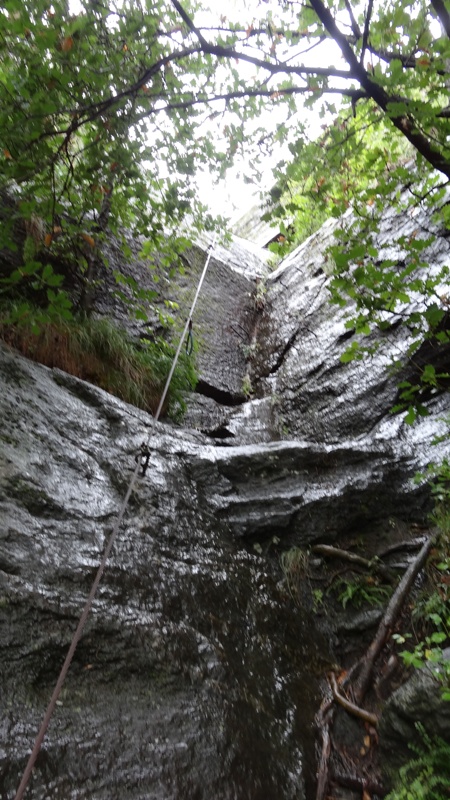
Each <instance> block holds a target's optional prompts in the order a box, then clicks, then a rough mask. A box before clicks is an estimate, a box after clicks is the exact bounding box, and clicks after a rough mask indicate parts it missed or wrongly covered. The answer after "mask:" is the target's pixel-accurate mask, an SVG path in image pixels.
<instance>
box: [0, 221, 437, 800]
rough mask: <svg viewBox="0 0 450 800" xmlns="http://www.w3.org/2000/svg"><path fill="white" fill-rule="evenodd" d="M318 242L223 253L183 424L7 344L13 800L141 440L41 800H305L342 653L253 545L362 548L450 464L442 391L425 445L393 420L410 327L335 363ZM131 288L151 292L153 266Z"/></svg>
mask: <svg viewBox="0 0 450 800" xmlns="http://www.w3.org/2000/svg"><path fill="white" fill-rule="evenodd" d="M386 224H388V223H386ZM389 224H392V225H393V224H394V223H393V221H392V220H391V223H389ZM408 224H409V223H408ZM415 225H417V220H416V221H415ZM386 231H387V233H386ZM386 231H384V233H383V232H382V234H380V235H388V234H389V229H388V228H387V229H386ZM327 232H328V235H331V233H332V226H331V225H329V226H327V227H326V228H325V234H327ZM325 234H324V233H323V232H322V235H321V236H320V237H319V236H317V235H316V236H315V237H312V239H311V240H308V242H307V243H305V244H304V245H302V247H301V248H300V249H299V250H298V251H297V252H296V253H295V254H293V255H292V256H291V257H290V258H289V259H288V260H287V261H286V262H285V263H284V264H283V265H281V266H280V267H279V268H278V270H277V271H276V272H275V273H273V274H272V275H270V276H269V277H267V266H266V263H265V261H264V258H262V257H260V255H258V253H257V252H256V251H255V250H254V249H246V248H245V247H244V245H243V244H242V242H235V243H234V245H233V247H232V248H231V249H230V250H226V249H224V248H220V247H218V248H216V250H215V253H214V257H213V259H212V264H211V271H210V272H209V273H208V276H207V280H206V283H205V291H204V294H203V295H202V299H201V302H200V304H199V306H198V311H197V314H196V317H195V318H194V331H195V335H196V338H197V340H198V342H199V345H200V351H199V370H200V383H199V392H198V394H197V396H196V398H195V399H194V401H193V402H192V404H191V407H190V411H189V413H188V416H187V419H186V421H185V425H184V428H183V429H181V428H176V427H174V426H171V425H168V424H160V423H157V424H154V425H153V424H152V419H151V418H150V417H149V416H148V415H146V414H145V413H144V412H140V411H137V410H136V409H134V408H132V407H130V406H127V405H126V404H124V403H122V402H120V401H119V400H117V399H115V398H113V397H112V396H110V395H108V394H106V393H104V392H102V391H101V390H100V389H96V388H94V387H92V386H89V385H88V384H85V383H83V382H82V381H80V380H78V379H75V378H71V377H69V376H67V375H65V374H63V373H61V372H58V371H51V370H48V369H46V368H44V367H40V366H38V365H33V364H31V363H30V362H27V361H25V360H24V359H21V358H19V357H18V356H17V355H15V354H12V353H9V352H7V351H6V350H4V349H1V351H0V373H1V384H2V387H3V391H2V394H1V397H0V420H1V430H0V514H1V526H0V620H1V629H0V637H1V645H2V646H1V648H0V669H1V674H0V681H1V687H2V694H1V704H2V714H1V716H0V792H1V795H2V797H4V798H5V800H10V798H13V797H14V792H15V789H16V788H17V785H18V783H19V781H20V777H21V774H22V771H23V769H24V766H25V763H26V758H27V755H28V753H29V752H30V748H31V746H32V744H33V741H34V737H35V735H36V732H37V730H38V727H39V724H40V721H41V719H42V716H43V713H44V710H45V707H46V704H47V702H48V698H49V696H50V694H51V690H52V688H53V685H54V683H55V681H56V678H57V675H58V672H59V669H60V666H61V663H62V660H63V658H64V655H65V653H66V651H67V647H68V645H69V643H70V639H71V636H72V633H73V631H74V629H75V627H76V623H77V619H78V616H79V614H80V612H81V609H82V608H83V605H84V602H85V598H86V596H87V594H88V592H89V589H90V586H91V584H92V581H93V578H94V575H95V572H96V568H97V565H98V563H99V560H100V557H101V553H102V552H103V548H104V546H105V541H106V540H107V536H108V532H109V531H110V530H111V527H112V525H113V524H114V521H115V519H116V515H117V511H118V508H119V507H120V504H121V502H122V499H123V497H124V495H125V491H126V487H127V485H128V480H129V478H130V476H131V474H132V471H133V469H134V466H135V456H136V454H137V452H138V449H139V446H140V444H141V442H142V441H143V440H145V439H146V438H147V436H149V439H150V449H151V457H150V464H149V468H148V472H147V474H146V476H145V477H144V478H140V479H139V481H138V484H137V486H136V488H135V490H134V491H133V494H132V496H131V500H130V504H129V508H128V511H127V514H126V517H125V522H124V525H123V528H122V530H121V532H120V535H119V538H118V540H117V543H116V545H115V547H114V551H113V554H112V556H111V558H110V561H109V564H108V567H107V571H106V574H105V577H104V580H103V582H102V584H101V586H100V590H99V594H98V597H97V599H96V602H95V606H94V609H93V612H92V615H91V617H90V620H89V623H88V626H87V628H86V631H85V633H84V635H83V637H82V640H81V642H80V645H79V647H78V649H77V651H76V655H75V660H74V663H73V665H72V668H71V671H70V673H69V677H68V680H67V682H66V685H65V688H64V690H63V693H62V696H61V704H60V705H59V706H58V708H57V712H56V714H55V718H54V720H53V722H52V724H51V726H50V729H49V731H48V735H47V738H46V740H45V743H44V747H43V748H42V751H41V754H40V756H39V759H38V762H37V766H36V769H35V771H34V773H33V776H32V780H31V784H30V788H29V790H28V795H27V796H28V797H30V798H35V800H43V798H47V797H52V798H64V800H67V798H74V799H75V798H77V800H82V799H83V798H86V800H87V799H88V798H92V797H95V798H98V800H101V799H102V798H105V800H106V798H108V800H116V798H117V800H119V798H120V800H124V799H125V798H130V800H131V798H133V800H137V799H138V798H142V800H144V798H145V800H148V799H149V798H152V799H154V800H159V798H160V799H161V800H163V799H164V800H170V798H173V800H185V798H189V799H190V800H191V799H192V800H193V799H194V798H198V800H200V798H205V799H206V798H215V800H228V799H229V800H232V798H236V800H241V798H252V800H290V798H296V800H298V799H299V798H304V800H310V798H312V797H313V796H314V789H313V783H314V780H313V777H314V776H313V772H314V766H313V765H314V726H313V718H314V712H315V711H316V710H317V707H318V704H319V702H320V693H319V687H318V680H319V675H320V674H321V673H322V672H323V671H324V668H326V664H327V663H328V660H329V658H330V654H329V653H328V645H327V643H326V642H323V641H321V639H320V637H319V635H318V633H317V630H316V625H315V621H314V619H311V617H310V616H308V614H307V612H306V611H300V610H299V609H293V608H292V605H291V603H290V601H289V598H288V597H286V595H285V593H284V590H283V588H282V585H281V584H280V580H279V579H280V574H279V570H278V563H277V561H276V560H275V559H274V560H270V558H269V559H268V558H267V557H262V556H260V555H258V554H257V553H256V551H255V550H254V548H253V545H254V544H257V545H259V549H260V550H261V548H262V549H263V550H266V551H267V552H268V553H269V555H270V553H272V552H273V551H274V548H275V547H276V546H277V545H276V544H274V541H275V542H279V543H280V547H288V546H289V545H292V544H295V545H301V546H305V545H308V544H310V543H312V542H315V541H322V542H327V541H332V540H333V539H335V538H336V537H337V536H339V535H340V534H341V533H344V532H346V533H347V532H349V531H351V530H353V529H357V530H358V533H359V535H361V536H364V535H365V534H366V532H367V531H368V530H369V529H370V528H371V527H373V526H375V525H376V524H377V522H378V521H380V520H387V519H388V518H389V516H390V515H394V514H395V515H396V516H397V517H400V518H401V519H405V520H406V519H417V518H418V517H420V516H421V515H424V514H425V513H426V510H427V502H428V496H427V493H426V492H425V490H424V489H421V488H419V487H417V486H416V485H415V484H414V483H413V482H412V476H413V475H414V474H415V472H417V470H419V469H421V468H423V467H424V466H425V465H426V464H427V463H428V462H429V461H430V459H431V458H434V459H435V460H439V459H440V458H442V457H444V456H448V455H449V450H450V445H449V444H448V442H447V441H445V440H443V441H442V442H441V443H440V444H439V445H438V446H436V447H435V448H433V450H432V451H431V448H430V444H431V441H432V439H433V438H434V437H435V435H436V434H437V433H440V432H443V431H444V429H445V423H444V422H443V421H442V417H443V416H444V414H445V412H448V405H449V404H448V399H447V396H446V395H443V394H442V395H437V396H434V397H432V398H431V400H430V401H429V403H428V407H429V411H430V416H429V417H427V418H426V419H425V420H424V421H423V422H421V423H420V424H417V425H414V426H412V427H411V426H406V425H405V424H404V423H403V421H402V419H401V417H400V416H397V417H393V416H392V415H390V413H389V409H390V407H391V404H392V401H393V398H394V397H395V392H396V388H395V380H394V379H392V380H391V379H388V378H387V377H386V371H385V368H386V364H387V362H388V359H389V354H390V352H391V350H392V347H395V348H397V349H398V348H402V347H403V348H404V347H405V346H406V344H407V341H405V340H403V339H402V338H401V337H400V335H398V334H397V333H396V330H397V329H396V327H395V325H394V326H393V329H392V331H390V333H389V335H388V336H386V337H385V341H384V342H383V347H382V348H381V350H380V352H379V354H378V355H377V356H376V357H375V358H374V359H373V361H372V362H371V363H370V365H367V364H363V363H361V362H354V363H352V364H347V365H345V364H342V363H341V362H340V361H339V356H340V353H341V352H342V348H343V342H344V341H345V340H346V338H347V337H348V331H346V329H345V326H344V319H343V316H342V314H341V313H340V312H339V313H338V314H336V313H335V312H334V311H332V310H331V309H330V307H329V305H328V302H327V299H328V298H327V281H328V279H327V277H326V275H325V273H324V271H323V268H324V265H325V255H324V247H325V244H326V235H325ZM445 248H448V245H447V243H446V242H444V243H443V244H442V248H441V250H439V258H441V257H447V252H448V250H447V249H445ZM437 257H438V256H437V255H436V258H437ZM118 258H119V256H118V255H117V259H118ZM204 258H205V253H204V251H203V250H202V249H201V248H197V249H195V248H194V249H193V250H192V251H190V252H189V253H188V254H187V255H186V262H187V266H188V269H187V272H186V276H185V278H183V279H180V280H179V282H178V286H177V298H176V299H177V301H178V302H179V303H180V310H179V312H178V318H179V319H181V318H182V316H183V314H184V313H186V309H187V308H188V307H189V304H190V302H191V297H192V296H193V292H194V288H195V284H196V277H198V275H199V273H200V271H201V269H202V266H203V263H204ZM110 263H112V261H111V258H110ZM135 270H136V271H135V273H134V274H135V277H136V279H139V281H141V280H142V282H143V284H144V285H146V286H147V285H148V286H150V285H151V281H150V279H149V277H148V270H147V271H146V267H145V265H143V264H139V263H137V264H136V265H135ZM256 278H258V279H259V280H258V281H256ZM146 281H150V282H149V283H146ZM183 281H184V283H183ZM261 281H262V283H261ZM193 287H194V288H193ZM96 302H97V308H98V310H103V311H104V312H105V313H111V308H109V309H108V308H106V307H105V308H103V309H102V308H101V299H99V298H97V301H96ZM119 305H120V304H118V305H117V307H116V308H115V309H114V311H115V313H116V314H117V316H118V315H119V313H121V312H122V310H123V309H121V308H119ZM139 332H140V333H142V331H139ZM249 398H251V399H249Z"/></svg>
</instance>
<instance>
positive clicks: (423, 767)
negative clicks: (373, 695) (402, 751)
mask: <svg viewBox="0 0 450 800" xmlns="http://www.w3.org/2000/svg"><path fill="white" fill-rule="evenodd" d="M417 729H418V731H419V733H420V735H421V739H422V742H423V745H422V747H420V748H416V747H413V746H412V745H411V749H412V750H414V751H415V753H416V755H415V757H414V758H412V759H411V760H410V761H409V762H408V763H407V764H405V765H404V766H403V767H401V768H400V771H399V776H398V780H397V781H396V786H395V788H394V789H393V790H392V792H390V793H389V794H388V796H387V798H386V800H442V798H443V797H447V796H448V792H449V789H450V745H449V744H448V742H445V741H444V740H443V739H440V738H439V737H437V736H433V737H432V736H429V735H428V734H427V733H426V731H425V730H424V728H423V727H422V726H421V725H417Z"/></svg>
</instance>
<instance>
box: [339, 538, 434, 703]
mask: <svg viewBox="0 0 450 800" xmlns="http://www.w3.org/2000/svg"><path fill="white" fill-rule="evenodd" d="M434 541H435V535H433V536H430V538H429V539H427V540H426V542H425V544H424V545H423V546H422V548H421V550H420V552H419V553H418V555H417V557H416V558H415V559H414V561H412V562H411V564H410V565H409V567H408V569H407V570H406V572H405V574H404V575H403V577H402V579H401V581H400V583H399V584H398V586H397V588H396V590H395V592H394V594H393V595H392V597H391V599H390V601H389V603H388V606H387V609H386V613H385V614H384V616H383V619H382V620H381V622H380V625H379V626H378V630H377V633H376V636H375V638H374V639H373V641H372V644H371V645H370V647H369V649H368V650H367V652H366V653H365V655H364V656H363V657H362V658H361V659H360V660H359V661H358V662H357V664H355V667H354V668H353V669H352V670H351V673H349V675H348V676H347V680H348V679H349V678H350V674H352V675H353V674H355V672H357V673H359V674H358V677H357V679H356V681H355V684H354V696H355V701H356V703H358V704H359V703H360V702H361V701H362V699H363V697H364V695H365V693H366V691H367V687H368V685H369V681H370V678H371V675H372V670H373V666H374V663H375V660H376V659H377V657H378V656H379V654H380V652H381V650H382V649H383V647H384V645H385V643H386V641H387V640H388V638H389V636H390V634H391V632H392V628H393V625H394V622H395V620H396V619H397V617H398V615H399V613H400V610H401V608H402V606H403V604H404V602H405V600H406V597H407V595H408V593H409V590H410V589H411V586H412V584H413V583H414V581H415V579H416V577H417V575H418V574H419V572H420V570H421V569H422V567H423V565H424V564H425V561H426V560H427V558H428V555H429V553H430V550H431V548H432V546H433V544H434Z"/></svg>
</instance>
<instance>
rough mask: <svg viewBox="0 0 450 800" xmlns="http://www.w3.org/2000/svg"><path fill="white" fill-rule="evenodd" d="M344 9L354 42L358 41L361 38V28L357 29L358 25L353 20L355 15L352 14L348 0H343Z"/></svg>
mask: <svg viewBox="0 0 450 800" xmlns="http://www.w3.org/2000/svg"><path fill="white" fill-rule="evenodd" d="M345 7H346V9H347V11H348V15H349V17H350V22H351V26H352V31H353V36H354V37H355V39H356V40H358V39H360V38H361V28H360V27H359V25H358V23H357V21H356V19H355V15H354V13H353V9H352V6H351V3H350V0H345Z"/></svg>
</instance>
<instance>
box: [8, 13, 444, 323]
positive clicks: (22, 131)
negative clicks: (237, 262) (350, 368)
mask: <svg viewBox="0 0 450 800" xmlns="http://www.w3.org/2000/svg"><path fill="white" fill-rule="evenodd" d="M235 17H236V18H235ZM449 78H450V4H449V3H447V2H444V0H433V1H432V2H431V3H426V2H424V1H423V0H391V2H387V3H386V2H383V3H381V2H376V1H375V0H369V1H368V3H367V4H366V5H365V6H364V7H363V6H361V5H360V4H357V3H352V2H351V0H326V2H325V0H309V2H306V3H305V2H297V0H289V1H287V0H286V1H283V0H280V1H279V2H275V1H273V2H266V0H264V1H263V0H259V2H258V0H255V2H254V3H253V5H250V7H246V6H244V7H242V8H241V7H239V9H236V10H233V7H231V10H230V9H226V10H224V11H223V13H221V12H220V11H213V10H212V9H211V8H208V6H207V5H206V4H202V3H201V2H196V1H195V0H181V2H180V0H133V1H132V0H120V1H117V2H113V1H112V0H104V2H102V0H81V1H79V2H77V3H76V5H75V3H73V4H72V3H71V2H70V0H55V1H54V2H53V3H50V2H48V0H33V2H31V1H29V0H6V2H5V3H4V4H3V6H2V9H1V10H0V135H1V145H0V162H1V172H0V191H2V192H5V191H7V192H13V194H14V196H15V198H16V199H17V203H18V211H17V214H19V215H20V217H21V219H22V220H23V221H24V223H25V227H26V230H27V232H28V234H29V235H28V237H27V241H26V245H25V247H24V252H23V254H22V260H23V264H22V265H21V266H20V269H19V270H18V271H17V270H16V271H15V273H13V275H12V276H9V277H7V278H4V279H3V280H4V281H6V284H8V281H9V284H8V285H10V284H11V282H14V281H20V279H21V277H22V276H23V275H24V274H25V275H32V276H33V277H36V276H37V278H38V282H39V285H41V286H42V285H43V286H45V287H46V289H47V295H48V299H49V301H50V303H51V304H52V303H53V304H54V305H56V306H58V302H60V298H61V296H62V295H61V292H60V291H59V285H60V282H59V277H58V276H57V275H56V274H55V273H54V270H53V268H52V266H51V265H50V264H49V263H46V261H48V260H49V259H48V256H49V254H51V253H52V252H54V251H55V250H57V249H58V248H61V247H63V246H64V247H65V248H66V250H67V249H69V250H71V251H72V252H74V251H77V252H78V253H79V255H80V264H84V269H85V270H87V271H88V268H89V264H88V262H89V253H90V250H94V249H95V248H96V246H97V243H98V241H99V240H101V237H102V236H103V235H104V234H105V231H106V229H109V230H112V231H113V232H115V233H117V234H119V233H120V230H121V229H122V228H123V227H127V228H131V229H134V230H136V231H137V232H140V233H145V235H146V237H147V239H148V246H147V249H146V252H147V254H149V255H151V253H152V251H153V250H154V251H155V252H156V251H159V252H161V251H164V250H165V249H167V248H168V247H169V252H168V253H167V259H166V260H167V262H170V261H171V260H172V259H173V257H174V254H176V253H177V252H179V251H180V250H181V249H182V248H183V247H184V246H185V245H186V236H185V231H186V228H185V229H184V230H183V228H182V224H183V220H185V219H186V218H188V219H189V227H190V230H191V231H195V230H201V229H204V228H205V227H206V228H208V227H211V226H212V225H213V224H214V223H213V220H212V219H211V217H210V215H209V214H208V211H207V209H206V208H205V205H204V204H203V203H202V202H201V201H200V199H199V195H198V192H197V190H196V187H195V174H196V171H197V170H198V168H201V167H203V168H205V169H207V170H208V171H210V172H211V174H212V175H216V176H220V175H223V174H224V173H225V171H226V169H227V167H229V166H230V165H231V164H232V162H233V159H234V158H235V157H236V156H240V157H241V158H245V160H246V162H247V164H248V170H246V174H247V179H248V180H258V173H259V172H260V170H261V169H262V168H263V165H264V160H265V158H266V156H267V153H268V152H270V149H271V147H272V146H273V145H274V144H276V143H277V142H283V141H285V140H287V141H288V142H289V143H290V148H291V152H292V157H293V164H291V165H290V166H282V167H280V168H279V171H278V178H279V189H278V196H281V198H282V201H283V202H282V205H281V206H279V207H278V213H282V214H284V215H286V214H287V215H291V216H293V217H294V218H297V219H298V218H299V209H300V211H301V207H302V206H303V219H304V218H305V203H306V214H307V215H308V216H311V214H312V213H313V212H314V213H316V212H317V209H318V212H319V213H318V216H317V222H318V223H319V222H320V220H321V219H322V218H323V216H325V215H326V214H329V213H332V214H336V215H337V214H339V213H341V211H342V210H344V209H345V208H346V207H347V206H348V205H352V206H353V205H355V206H357V205H358V204H359V206H360V207H362V206H361V204H362V203H365V204H366V205H367V203H371V204H373V205H375V207H376V206H377V204H378V205H381V204H385V203H386V199H387V198H388V197H389V201H390V202H395V191H394V187H395V185H396V184H397V185H399V183H402V182H403V183H405V182H406V181H408V183H409V184H410V185H411V186H413V190H414V197H413V195H411V197H412V198H413V201H414V202H417V203H434V204H435V206H434V207H435V209H436V210H439V213H440V215H441V219H442V223H443V224H444V225H445V226H447V223H448V217H449V215H448V208H449V207H448V206H447V205H446V204H445V191H446V187H447V184H448V181H449V180H450V141H449V135H450V109H449V105H448V86H449ZM263 112H264V113H263ZM313 115H314V117H315V118H317V117H319V118H322V120H323V125H324V128H323V134H322V135H321V136H319V138H318V139H316V141H315V142H313V143H311V142H309V140H308V119H309V118H310V117H312V116H313ZM331 120H334V121H331ZM408 159H409V160H410V162H411V163H410V164H409V165H408V166H406V163H407V160H408ZM330 182H331V183H330ZM331 184H332V185H331ZM287 197H289V198H290V200H291V202H287V200H286V198H287ZM308 198H309V206H308ZM311 198H312V200H311ZM316 200H318V202H317V203H316ZM300 217H301V214H300ZM15 223H16V221H15V220H14V215H12V218H11V220H10V225H9V226H8V225H7V224H5V225H4V227H3V231H2V235H1V240H0V247H3V248H5V247H6V248H7V247H12V246H13V244H12V241H13V235H12V227H13V225H14V224H15ZM374 225H375V223H374ZM360 231H361V228H358V224H357V223H355V230H354V233H355V235H356V236H359V235H360ZM306 232H307V231H306ZM168 243H170V245H169V244H168ZM77 248H78V250H77ZM341 251H342V252H343V253H344V256H342V257H341V258H340V260H339V257H338V259H337V271H338V273H339V274H338V279H339V281H340V284H339V291H340V292H341V296H342V295H345V294H347V295H350V297H352V299H353V300H355V299H356V300H357V303H359V302H360V307H359V308H358V313H359V314H360V315H361V314H362V315H363V318H364V319H363V322H364V324H362V323H361V320H360V329H361V330H362V329H363V328H364V326H366V327H367V324H369V323H371V322H374V324H377V321H378V319H377V315H376V314H375V313H373V306H372V307H369V305H368V304H366V305H365V306H364V302H363V301H362V300H361V298H362V297H363V292H360V294H359V295H358V291H357V290H355V286H354V269H353V268H352V264H353V261H352V252H353V251H352V247H351V246H350V245H349V237H348V232H347V239H346V242H345V243H343V244H342V246H341ZM371 258H372V261H373V260H376V259H377V258H378V256H377V255H376V254H373V253H372V256H371ZM86 264H88V266H86ZM366 272H367V274H364V276H363V278H361V275H360V276H359V280H360V281H361V283H360V284H359V285H360V286H361V285H362V284H364V283H365V282H367V281H368V283H369V286H370V287H371V288H370V291H371V292H372V294H373V293H375V294H376V293H377V292H378V288H377V285H376V281H375V283H374V282H373V280H372V279H371V278H370V275H369V273H370V270H368V271H366ZM394 273H395V270H392V269H391V270H390V274H391V277H392V280H394V281H396V282H397V284H398V274H397V273H395V274H394ZM441 278H443V279H445V278H446V276H445V275H443V276H441ZM377 280H378V284H379V279H377ZM409 280H410V274H409V273H408V274H406V273H405V275H404V276H403V278H402V281H401V282H402V283H404V284H406V285H407V284H408V281H409ZM336 287H337V284H336ZM422 289H423V291H424V292H426V291H427V289H426V287H425V285H424V286H423V287H422ZM386 291H387V290H386ZM407 291H408V290H407V286H406V289H405V291H403V289H402V290H401V291H400V289H399V294H398V297H397V299H396V298H395V297H394V296H393V294H392V292H391V293H390V294H389V293H388V294H389V303H390V306H389V310H390V311H392V312H393V311H395V308H396V303H397V302H401V301H402V300H403V301H404V300H405V297H406V296H407ZM387 296H388V295H386V297H387ZM387 302H388V301H387V300H386V303H385V305H386V304H387ZM433 302H435V300H433ZM438 317H439V314H437V313H436V314H435V317H434V319H435V321H436V320H437V321H439V320H438ZM427 324H428V327H429V320H428V323H427ZM419 327H420V326H419ZM369 328H370V324H369ZM421 330H422V333H424V329H423V326H422V329H421Z"/></svg>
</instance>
